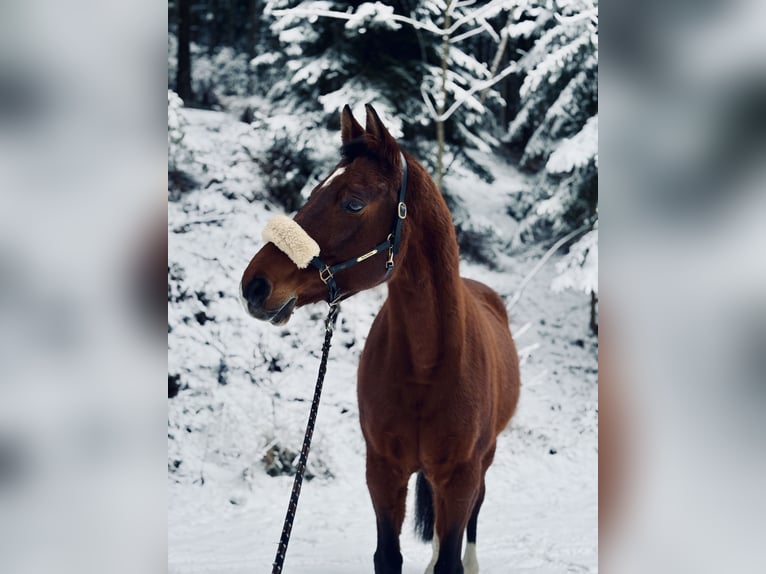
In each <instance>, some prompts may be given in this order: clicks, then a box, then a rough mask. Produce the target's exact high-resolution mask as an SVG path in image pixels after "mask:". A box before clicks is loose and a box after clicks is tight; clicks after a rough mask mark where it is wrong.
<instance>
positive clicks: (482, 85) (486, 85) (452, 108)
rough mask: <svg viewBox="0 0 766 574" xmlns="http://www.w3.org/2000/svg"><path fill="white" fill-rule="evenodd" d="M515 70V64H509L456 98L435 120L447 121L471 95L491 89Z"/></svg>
mask: <svg viewBox="0 0 766 574" xmlns="http://www.w3.org/2000/svg"><path fill="white" fill-rule="evenodd" d="M516 69H517V67H516V62H511V64H510V65H509V66H508V67H507V68H505V70H503V71H502V72H500V73H499V74H498V75H497V76H495V77H494V78H490V79H489V80H486V81H484V82H479V83H478V84H476V85H475V86H474V87H473V88H471V89H470V90H468V91H466V92H465V94H464V95H463V96H462V97H460V98H456V99H455V102H454V103H453V104H452V105H451V106H450V107H449V109H448V110H447V111H446V112H444V113H443V114H442V115H441V117H439V118H436V119H437V120H440V121H443V122H444V121H447V120H448V119H449V117H450V116H451V115H452V114H454V113H455V112H456V111H457V109H458V108H459V107H460V106H462V105H463V104H464V103H465V102H466V101H467V100H468V98H469V97H470V96H472V95H473V94H475V93H476V92H479V91H481V90H485V89H487V88H491V87H492V86H494V85H495V84H496V83H498V82H499V81H500V80H502V79H503V78H505V77H506V76H509V75H511V74H512V73H514V72H515V71H516Z"/></svg>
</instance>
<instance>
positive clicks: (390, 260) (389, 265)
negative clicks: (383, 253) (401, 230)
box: [386, 233, 394, 271]
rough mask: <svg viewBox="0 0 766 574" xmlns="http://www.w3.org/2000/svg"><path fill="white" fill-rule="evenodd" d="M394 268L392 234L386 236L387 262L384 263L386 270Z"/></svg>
mask: <svg viewBox="0 0 766 574" xmlns="http://www.w3.org/2000/svg"><path fill="white" fill-rule="evenodd" d="M393 268H394V240H393V234H392V233H389V234H388V260H387V261H386V270H388V271H390V270H391V269H393Z"/></svg>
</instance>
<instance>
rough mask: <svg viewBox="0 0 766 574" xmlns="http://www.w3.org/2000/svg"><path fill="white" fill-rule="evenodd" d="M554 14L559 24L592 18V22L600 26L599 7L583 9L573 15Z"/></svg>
mask: <svg viewBox="0 0 766 574" xmlns="http://www.w3.org/2000/svg"><path fill="white" fill-rule="evenodd" d="M553 16H554V18H556V20H557V21H558V22H559V24H575V23H577V22H581V21H582V20H590V23H591V24H593V25H594V26H598V8H591V9H590V10H583V11H582V12H579V13H578V14H573V15H571V16H563V15H561V14H558V13H557V14H554V15H553Z"/></svg>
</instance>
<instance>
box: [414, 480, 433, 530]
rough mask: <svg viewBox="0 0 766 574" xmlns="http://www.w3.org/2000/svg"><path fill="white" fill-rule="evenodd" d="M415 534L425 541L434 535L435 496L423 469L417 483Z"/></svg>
mask: <svg viewBox="0 0 766 574" xmlns="http://www.w3.org/2000/svg"><path fill="white" fill-rule="evenodd" d="M415 534H417V535H419V536H420V538H421V539H422V540H423V541H424V542H429V541H431V539H433V537H434V497H433V493H432V492H431V485H430V484H428V481H427V480H426V477H425V476H423V471H422V470H421V471H418V479H417V483H416V485H415Z"/></svg>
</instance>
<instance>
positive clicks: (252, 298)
mask: <svg viewBox="0 0 766 574" xmlns="http://www.w3.org/2000/svg"><path fill="white" fill-rule="evenodd" d="M270 293H271V283H270V282H269V280H268V279H266V278H265V277H255V278H253V280H252V281H250V283H248V284H247V286H246V287H245V290H244V292H243V295H244V296H245V300H246V301H247V302H248V303H249V304H250V305H252V306H253V307H255V308H260V307H262V306H263V302H264V301H265V300H266V297H268V296H269V294H270Z"/></svg>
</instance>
